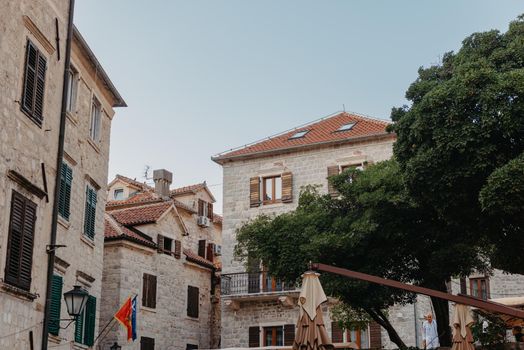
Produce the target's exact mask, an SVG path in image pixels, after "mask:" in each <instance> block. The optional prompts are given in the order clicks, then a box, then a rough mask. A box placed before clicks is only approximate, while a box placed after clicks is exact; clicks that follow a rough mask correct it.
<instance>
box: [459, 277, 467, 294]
mask: <svg viewBox="0 0 524 350" xmlns="http://www.w3.org/2000/svg"><path fill="white" fill-rule="evenodd" d="M460 293H461V294H468V287H467V284H466V278H464V277H461V278H460Z"/></svg>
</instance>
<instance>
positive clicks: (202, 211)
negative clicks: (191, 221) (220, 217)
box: [198, 199, 213, 221]
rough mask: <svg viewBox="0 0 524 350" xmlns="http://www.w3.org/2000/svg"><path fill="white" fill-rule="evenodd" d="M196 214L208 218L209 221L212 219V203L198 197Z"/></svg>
mask: <svg viewBox="0 0 524 350" xmlns="http://www.w3.org/2000/svg"><path fill="white" fill-rule="evenodd" d="M198 216H205V217H207V218H208V219H209V221H213V203H208V202H206V201H204V200H202V199H199V200H198Z"/></svg>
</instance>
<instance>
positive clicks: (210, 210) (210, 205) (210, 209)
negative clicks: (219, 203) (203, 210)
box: [207, 203, 213, 222]
mask: <svg viewBox="0 0 524 350" xmlns="http://www.w3.org/2000/svg"><path fill="white" fill-rule="evenodd" d="M207 217H208V218H209V221H211V222H213V203H207Z"/></svg>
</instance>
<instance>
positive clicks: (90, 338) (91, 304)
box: [84, 295, 96, 346]
mask: <svg viewBox="0 0 524 350" xmlns="http://www.w3.org/2000/svg"><path fill="white" fill-rule="evenodd" d="M85 310H86V318H85V327H84V344H85V345H87V346H93V344H94V342H95V322H96V298H95V297H94V296H92V295H90V296H89V298H88V299H87V304H86V309H85Z"/></svg>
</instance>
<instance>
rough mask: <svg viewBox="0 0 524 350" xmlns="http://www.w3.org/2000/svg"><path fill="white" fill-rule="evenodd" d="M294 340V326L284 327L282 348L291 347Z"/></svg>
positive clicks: (287, 325)
mask: <svg viewBox="0 0 524 350" xmlns="http://www.w3.org/2000/svg"><path fill="white" fill-rule="evenodd" d="M294 340H295V325H294V324H286V325H284V346H292V345H293V341H294Z"/></svg>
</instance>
